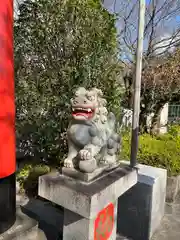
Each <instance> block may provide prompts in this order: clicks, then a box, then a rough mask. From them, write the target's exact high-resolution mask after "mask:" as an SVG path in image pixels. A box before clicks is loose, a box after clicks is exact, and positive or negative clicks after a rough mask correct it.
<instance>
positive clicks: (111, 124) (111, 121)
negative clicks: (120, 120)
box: [108, 112, 116, 131]
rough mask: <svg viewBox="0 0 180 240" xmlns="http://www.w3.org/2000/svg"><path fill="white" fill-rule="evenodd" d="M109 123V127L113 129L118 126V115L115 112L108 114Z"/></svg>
mask: <svg viewBox="0 0 180 240" xmlns="http://www.w3.org/2000/svg"><path fill="white" fill-rule="evenodd" d="M108 123H109V128H110V129H111V130H112V131H113V130H115V126H116V117H115V115H114V113H112V112H110V113H109V115H108Z"/></svg>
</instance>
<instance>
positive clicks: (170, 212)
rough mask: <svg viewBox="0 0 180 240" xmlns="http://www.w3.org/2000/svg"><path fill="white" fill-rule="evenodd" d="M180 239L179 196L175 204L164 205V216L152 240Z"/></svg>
mask: <svg viewBox="0 0 180 240" xmlns="http://www.w3.org/2000/svg"><path fill="white" fill-rule="evenodd" d="M179 239H180V194H179V196H178V197H177V199H176V201H175V203H173V204H166V214H165V216H164V219H163V220H162V223H161V226H160V228H159V229H158V231H157V233H155V234H154V236H153V237H152V240H179Z"/></svg>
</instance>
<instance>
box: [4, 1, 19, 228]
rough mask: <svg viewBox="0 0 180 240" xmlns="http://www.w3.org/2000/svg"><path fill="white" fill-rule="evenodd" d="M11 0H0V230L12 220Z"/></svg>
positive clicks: (13, 219) (13, 172) (13, 129)
mask: <svg viewBox="0 0 180 240" xmlns="http://www.w3.org/2000/svg"><path fill="white" fill-rule="evenodd" d="M15 168H16V163H15V101H14V59H13V0H0V233H2V232H4V231H6V230H7V229H8V228H9V227H11V226H12V224H13V223H14V221H15V196H16V190H15Z"/></svg>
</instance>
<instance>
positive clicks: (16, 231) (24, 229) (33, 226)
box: [0, 207, 38, 240]
mask: <svg viewBox="0 0 180 240" xmlns="http://www.w3.org/2000/svg"><path fill="white" fill-rule="evenodd" d="M37 228H38V226H37V222H36V221H35V220H33V219H31V218H29V217H28V216H26V215H25V214H23V213H22V211H21V209H20V207H18V208H17V211H16V222H15V224H14V225H13V226H12V227H11V228H10V229H9V230H8V231H6V232H5V233H3V234H1V235H0V240H25V239H26V240H38V239H37Z"/></svg>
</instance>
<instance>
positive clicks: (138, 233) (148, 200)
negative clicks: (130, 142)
mask: <svg viewBox="0 0 180 240" xmlns="http://www.w3.org/2000/svg"><path fill="white" fill-rule="evenodd" d="M137 167H138V168H139V170H138V182H137V184H136V185H135V186H133V187H132V188H131V189H129V190H128V191H127V192H126V193H124V194H123V195H122V196H121V197H120V198H119V200H118V226H117V229H118V233H120V234H122V235H123V236H126V237H129V238H130V239H133V240H149V239H151V237H152V235H153V234H154V232H155V231H156V230H157V228H158V227H159V226H160V223H161V220H162V218H163V216H164V209H165V197H166V181H167V171H166V170H165V169H161V168H155V167H151V166H146V165H143V164H139V165H138V166H137Z"/></svg>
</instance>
